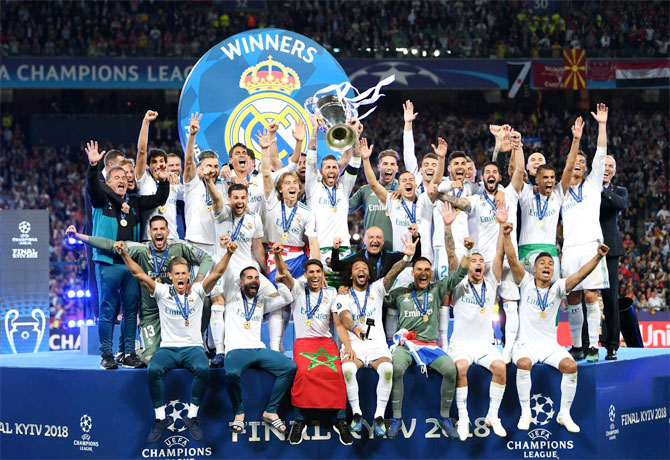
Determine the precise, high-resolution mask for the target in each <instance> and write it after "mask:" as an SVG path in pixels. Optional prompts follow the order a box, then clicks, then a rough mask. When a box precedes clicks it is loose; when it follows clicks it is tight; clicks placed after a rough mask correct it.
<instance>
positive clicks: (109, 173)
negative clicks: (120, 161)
mask: <svg viewBox="0 0 670 460" xmlns="http://www.w3.org/2000/svg"><path fill="white" fill-rule="evenodd" d="M114 171H121V172H122V173H123V175H124V176H125V175H126V170H125V169H123V168H122V167H121V166H119V165H115V166H112V167H111V168H109V171H107V179H108V180H109V178H110V177H111V176H112V173H113V172H114Z"/></svg>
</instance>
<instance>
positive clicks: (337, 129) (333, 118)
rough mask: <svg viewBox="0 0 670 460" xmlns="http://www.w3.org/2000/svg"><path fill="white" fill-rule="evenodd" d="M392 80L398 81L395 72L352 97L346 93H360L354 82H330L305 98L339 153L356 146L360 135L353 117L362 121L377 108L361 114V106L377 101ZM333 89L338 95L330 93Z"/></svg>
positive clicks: (332, 145) (309, 110) (308, 107)
mask: <svg viewBox="0 0 670 460" xmlns="http://www.w3.org/2000/svg"><path fill="white" fill-rule="evenodd" d="M393 81H395V75H391V76H389V77H386V78H385V79H383V80H381V81H380V82H379V83H377V86H375V87H374V88H370V89H368V90H367V91H364V92H363V93H360V94H358V95H357V96H355V97H353V98H349V97H347V96H346V94H347V93H348V92H349V91H350V90H352V89H353V90H354V92H356V93H358V91H357V90H356V88H354V87H353V86H352V85H351V83H349V82H343V83H340V84H338V85H330V86H327V87H325V88H323V89H321V90H319V91H317V92H316V93H315V94H314V96H312V97H310V98H308V99H307V100H306V101H305V110H307V112H309V113H311V114H314V115H318V116H319V117H321V118H322V120H323V127H322V129H324V128H325V129H324V130H327V131H326V145H327V146H328V147H329V148H331V149H332V150H335V151H336V152H344V151H345V150H347V149H350V148H351V147H352V146H353V145H354V143H355V142H356V138H357V137H358V135H357V133H356V131H355V130H354V128H353V127H352V126H351V125H350V124H349V122H350V121H351V120H352V119H354V118H356V119H358V120H362V119H363V118H365V117H367V116H368V115H370V114H371V113H372V112H373V111H374V110H375V109H376V107H373V108H372V109H370V110H368V111H367V112H366V113H365V114H363V115H362V116H358V107H359V106H361V105H368V104H373V103H374V102H376V101H377V99H379V98H380V97H382V96H383V94H380V92H379V91H380V90H381V88H382V87H383V86H386V85H389V84H391V83H393ZM332 92H334V93H335V94H327V93H332Z"/></svg>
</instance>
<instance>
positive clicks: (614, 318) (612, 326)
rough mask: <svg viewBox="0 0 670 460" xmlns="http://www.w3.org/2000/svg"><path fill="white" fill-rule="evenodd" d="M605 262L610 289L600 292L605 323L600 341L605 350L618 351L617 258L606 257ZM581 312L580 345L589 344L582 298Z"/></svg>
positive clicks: (619, 324)
mask: <svg viewBox="0 0 670 460" xmlns="http://www.w3.org/2000/svg"><path fill="white" fill-rule="evenodd" d="M605 261H606V262H607V272H608V275H609V280H610V288H609V289H603V290H602V291H601V295H602V297H603V313H604V314H605V323H604V324H603V336H601V341H602V344H603V346H604V347H605V348H608V349H609V348H613V349H615V350H618V349H619V336H620V335H621V323H620V321H619V256H613V257H610V256H606V258H605ZM582 311H583V313H584V327H583V328H582V343H589V329H588V324H587V322H586V304H585V302H584V299H583V298H582ZM603 337H604V338H603Z"/></svg>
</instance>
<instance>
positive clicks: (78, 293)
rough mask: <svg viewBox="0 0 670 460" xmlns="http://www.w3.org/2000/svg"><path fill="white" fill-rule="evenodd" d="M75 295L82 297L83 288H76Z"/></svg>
mask: <svg viewBox="0 0 670 460" xmlns="http://www.w3.org/2000/svg"><path fill="white" fill-rule="evenodd" d="M77 297H78V298H80V299H81V298H82V297H84V290H83V289H78V290H77Z"/></svg>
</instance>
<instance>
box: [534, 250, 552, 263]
mask: <svg viewBox="0 0 670 460" xmlns="http://www.w3.org/2000/svg"><path fill="white" fill-rule="evenodd" d="M542 257H549V258H550V259H551V260H554V256H552V255H551V254H549V253H548V252H547V251H542V252H541V253H539V254H538V255H537V257H536V258H535V262H533V265H535V264H536V263H537V261H538V260H540V258H542Z"/></svg>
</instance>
